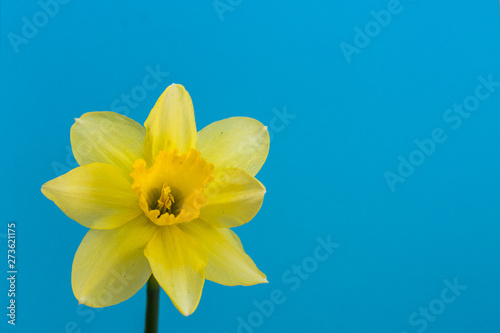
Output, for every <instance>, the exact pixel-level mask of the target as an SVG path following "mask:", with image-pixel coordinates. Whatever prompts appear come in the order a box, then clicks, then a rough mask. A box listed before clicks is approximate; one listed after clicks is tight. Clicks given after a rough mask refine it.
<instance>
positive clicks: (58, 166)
mask: <svg viewBox="0 0 500 333" xmlns="http://www.w3.org/2000/svg"><path fill="white" fill-rule="evenodd" d="M43 1H45V0H43ZM222 2H223V3H224V4H225V5H226V7H225V8H226V11H225V12H224V13H222V14H221V16H220V15H219V14H218V12H217V10H216V9H215V7H214V4H213V3H212V1H205V2H201V3H200V2H192V1H175V2H173V1H158V0H156V1H144V2H141V3H139V2H137V3H133V4H129V3H126V2H123V1H106V2H104V3H102V2H94V1H69V2H68V3H67V4H64V5H63V4H60V5H59V9H58V12H57V13H55V14H54V15H53V17H48V16H47V17H48V19H47V22H44V21H43V18H44V17H43V14H39V12H40V11H42V7H41V5H40V4H39V3H37V2H36V1H19V2H14V1H2V3H1V18H0V22H1V24H0V33H1V54H0V56H1V68H0V72H1V80H0V84H1V87H0V89H1V98H0V108H1V112H2V122H1V126H2V131H1V133H2V151H3V156H4V157H3V159H2V164H1V175H2V179H1V182H2V191H0V200H1V202H2V207H3V212H4V213H3V214H2V219H3V222H2V225H3V226H2V227H1V229H0V233H1V234H0V242H1V244H0V246H1V249H2V251H3V252H4V253H6V251H7V249H6V241H5V233H6V232H7V223H8V222H9V221H11V220H14V221H16V222H17V233H18V235H17V242H18V243H17V249H18V252H17V260H18V262H17V263H18V270H19V274H18V280H17V295H16V296H17V304H18V307H17V325H16V326H15V328H13V327H11V326H10V325H8V324H7V323H6V322H7V317H6V315H5V314H4V312H5V313H6V312H7V310H6V309H5V307H6V306H7V301H8V299H7V297H6V292H7V289H8V285H7V283H6V281H5V280H4V282H3V283H2V284H1V288H2V289H4V290H0V294H1V295H2V297H1V299H2V303H1V304H2V306H1V308H2V309H4V310H1V311H0V318H2V319H1V323H0V328H1V330H2V332H47V333H49V332H51V333H61V332H141V331H142V329H143V320H144V307H145V290H144V289H142V290H141V291H140V292H139V293H138V294H136V295H135V296H134V297H132V298H131V299H130V300H128V301H126V302H123V303H121V304H119V305H116V306H112V307H109V308H105V309H102V310H94V309H91V308H87V307H78V305H77V301H76V299H75V298H74V296H73V293H72V290H71V282H70V280H71V279H70V277H71V264H72V260H73V256H74V253H75V251H76V249H77V247H78V245H79V243H80V241H81V239H82V238H83V236H84V235H85V233H86V229H85V228H84V227H82V226H80V225H79V224H78V223H76V222H74V221H72V220H70V219H69V218H68V217H66V216H65V215H64V214H63V213H62V212H61V211H60V210H59V209H58V208H57V207H56V206H55V205H54V204H53V203H52V202H50V201H49V200H47V199H46V198H45V197H44V196H43V195H42V193H41V192H40V187H41V185H42V184H43V183H45V182H46V181H48V180H50V179H52V178H55V177H56V176H58V175H59V174H61V172H65V171H68V170H69V169H71V168H73V167H75V166H76V164H75V161H74V159H73V157H72V154H71V152H70V148H69V147H70V146H69V145H70V137H69V131H70V127H71V125H72V124H73V122H74V120H73V118H75V117H79V116H81V115H82V114H83V113H85V112H89V111H102V110H110V109H112V104H113V103H114V106H115V110H116V108H117V107H122V108H121V109H120V110H116V111H118V112H121V113H125V114H127V115H128V116H129V117H131V118H133V119H135V120H137V121H138V122H140V123H143V122H144V120H145V119H146V117H147V115H148V113H149V111H150V109H151V108H152V106H153V105H154V103H155V101H156V99H157V98H158V96H159V95H160V94H161V92H162V91H163V89H164V88H165V87H167V86H168V85H169V84H170V83H172V82H175V83H181V84H183V85H184V86H185V87H186V88H187V90H188V91H189V93H190V94H191V96H192V99H193V102H194V107H195V113H196V119H197V126H198V128H199V129H201V128H203V127H204V126H206V125H208V124H209V123H211V122H213V121H216V120H219V119H223V118H227V117H230V116H237V115H239V116H249V117H253V118H256V119H259V120H260V121H262V122H263V123H265V124H267V125H269V126H270V129H271V130H273V127H272V126H271V124H275V126H274V132H273V139H272V142H271V150H270V154H269V157H268V160H267V162H266V164H265V165H264V167H263V169H262V170H261V172H260V173H259V174H258V176H257V177H258V178H259V179H260V180H261V181H262V182H263V183H264V184H265V185H266V187H267V194H266V199H265V201H264V205H263V208H262V209H261V211H260V212H259V214H258V215H257V217H256V218H255V219H254V220H253V221H252V222H250V223H248V224H247V225H245V226H242V227H239V228H237V229H236V230H235V231H236V232H237V233H238V235H239V236H240V237H241V239H242V241H243V244H244V245H245V249H246V251H247V252H248V253H249V255H250V256H251V257H252V258H253V259H254V260H255V262H256V263H257V265H258V266H259V268H260V269H261V270H262V271H263V272H265V273H266V274H267V276H268V279H269V281H270V283H269V284H266V285H258V286H253V287H225V286H220V285H217V284H214V283H211V282H207V283H206V284H205V288H204V292H203V296H202V299H201V303H200V305H199V307H198V309H197V310H196V312H195V313H194V314H193V315H192V316H190V317H187V318H185V317H183V316H182V315H181V314H180V313H179V312H178V311H177V310H176V309H175V308H174V307H173V305H172V304H171V302H170V300H169V299H168V297H167V296H166V295H165V294H162V296H161V309H160V331H162V332H227V333H230V332H238V325H239V324H238V318H239V317H240V318H242V320H243V321H245V322H246V323H247V324H248V323H249V320H250V322H251V323H253V325H254V326H256V327H250V326H249V327H250V329H249V328H248V327H247V328H246V329H244V328H240V332H242V333H250V332H251V331H254V332H398V333H400V332H408V333H410V332H417V331H418V330H419V329H420V332H423V331H426V332H498V331H499V330H500V316H499V310H500V309H499V306H498V304H499V299H500V288H499V287H498V282H499V281H500V262H499V255H500V242H499V240H500V209H499V191H500V190H499V188H500V172H499V169H500V168H499V166H500V159H499V156H500V145H499V144H498V143H499V140H500V131H499V130H498V128H499V123H500V87H495V88H494V89H495V91H494V92H491V93H490V96H489V97H488V98H486V99H485V100H482V101H481V102H480V105H479V107H478V108H477V110H476V111H475V112H473V113H471V115H470V117H468V118H466V119H463V121H462V123H461V126H460V127H459V128H456V129H454V128H453V127H452V125H454V124H455V123H454V122H453V123H450V122H446V121H445V120H444V119H443V116H444V115H445V113H446V112H447V109H449V108H451V107H452V106H453V104H455V103H457V104H460V103H463V102H464V100H465V99H466V98H468V96H473V95H474V94H475V90H476V87H477V86H478V85H479V84H480V81H479V80H478V77H480V76H482V77H483V78H485V79H487V78H488V76H489V75H491V76H492V79H493V80H494V81H495V82H498V81H500V66H499V64H500V62H499V54H500V38H499V32H500V29H499V9H498V5H497V3H495V2H494V1H488V2H487V1H480V2H474V3H472V2H469V1H455V2H453V3H450V2H445V1H441V2H440V1H438V2H431V1H422V0H419V1H412V2H411V1H410V0H401V4H400V6H399V7H398V9H399V12H398V13H397V14H392V16H391V20H390V22H389V23H388V24H384V25H385V27H382V26H380V25H378V27H379V29H378V30H377V25H373V23H370V22H371V21H373V20H374V18H373V16H372V15H371V14H370V13H371V11H372V10H373V11H375V12H379V11H380V10H384V9H387V8H388V6H390V4H388V3H389V2H390V1H389V2H388V1H386V0H376V1H363V0H357V1H334V2H332V1H314V2H312V3H310V2H304V1H283V0H280V1H272V2H269V1H262V0H253V1H239V0H232V1H230V0H223V1H222ZM221 6H222V5H221ZM37 13H38V14H37ZM34 15H35V16H36V17H35V19H37V20H39V21H37V22H38V23H39V25H40V27H39V28H38V31H37V32H36V33H33V31H31V33H32V35H29V34H28V36H30V37H29V38H26V40H24V42H23V43H22V44H19V45H17V46H15V45H14V46H13V43H12V42H11V39H12V38H13V36H14V35H13V34H16V35H18V36H22V33H23V31H22V29H23V25H25V24H26V23H25V22H26V21H23V17H25V18H26V20H28V21H30V22H33V19H34V18H33V16H34ZM37 15H38V16H37ZM40 20H41V21H40ZM367 24H368V28H371V29H375V30H371V31H370V34H371V35H372V37H370V40H369V41H367V40H366V39H365V40H364V41H363V42H364V43H365V44H363V45H362V46H363V47H359V48H358V50H357V51H358V52H357V53H353V54H352V55H351V56H350V62H348V61H347V58H346V56H345V55H344V54H343V52H342V49H341V45H344V44H342V43H348V44H350V45H355V44H354V43H355V41H354V39H355V36H356V31H355V30H354V29H355V28H356V27H358V28H360V29H365V26H366V25H367ZM25 30H26V29H25ZM25 32H26V31H25ZM358 42H360V41H359V40H358ZM14 44H15V43H14ZM358 46H359V44H358ZM16 48H17V51H18V52H16ZM148 66H149V68H152V69H155V68H156V67H157V66H159V69H160V71H162V72H168V73H169V74H168V76H166V77H162V78H161V82H159V85H158V86H157V87H156V88H155V89H152V90H148V91H147V96H146V97H145V98H144V100H141V101H140V102H137V105H135V106H134V107H128V108H123V107H124V105H125V104H124V103H123V102H120V98H121V95H122V94H130V93H131V92H132V90H133V89H134V88H135V87H137V86H141V85H142V80H143V78H144V77H145V76H146V75H147V73H148V72H147V69H146V68H147V67H148ZM164 75H165V74H164ZM482 89H483V90H481V91H482V92H483V93H485V92H487V90H485V89H484V88H482ZM136 90H137V89H136ZM116 99H118V103H117V102H116V101H115V100H116ZM470 100H471V99H469V101H470ZM284 108H286V110H287V113H288V114H291V115H294V116H295V117H294V118H293V119H292V118H290V119H288V120H287V121H286V122H282V121H281V122H280V121H279V120H273V119H275V118H276V117H277V116H276V114H277V113H280V112H281V113H283V109H284ZM273 110H274V111H273ZM290 117H291V116H290ZM436 128H441V129H442V130H443V131H444V133H445V135H446V138H447V140H446V141H445V142H443V143H439V144H436V147H435V151H434V152H433V154H431V155H430V156H428V157H426V158H425V161H423V163H422V164H421V165H420V166H418V167H415V170H414V171H413V173H412V174H411V175H409V176H408V177H406V178H405V179H406V180H405V181H404V182H403V183H401V182H398V183H396V184H395V186H394V191H391V187H390V186H389V184H388V182H387V181H386V178H385V176H384V174H385V173H386V172H387V171H388V172H392V173H394V174H396V173H397V172H398V165H399V163H400V161H399V160H398V156H400V155H401V156H402V157H403V158H405V159H408V158H409V156H410V154H411V153H412V152H413V151H414V150H415V149H417V148H418V147H417V146H416V144H415V143H414V140H416V139H418V140H424V139H426V138H430V137H431V133H432V131H433V130H434V129H436ZM417 154H418V153H417ZM414 155H415V154H414ZM415 156H416V155H415ZM329 236H330V238H331V240H332V242H335V243H338V244H340V246H339V247H338V248H337V249H335V251H334V253H333V254H331V255H330V256H329V257H328V259H326V260H324V261H321V262H318V261H316V260H315V259H311V258H313V255H314V251H315V249H316V247H317V246H318V244H319V243H318V241H317V238H318V237H321V238H322V239H323V240H327V238H328V237H329ZM5 256H6V255H4V254H1V255H0V257H1V258H5ZM3 260H5V259H3ZM303 263H304V264H306V265H312V266H307V267H308V269H309V271H310V273H308V275H307V278H306V276H305V275H302V277H300V276H299V275H298V274H296V273H293V272H292V266H293V265H299V266H301V265H302V264H303ZM314 263H316V264H317V265H314ZM1 266H2V267H4V268H5V271H6V270H7V268H6V260H5V263H1ZM316 266H317V267H316ZM5 274H6V273H5ZM2 275H3V274H2ZM284 275H285V278H284V277H283V276H284ZM286 276H288V278H290V277H293V278H294V279H295V280H294V281H295V282H294V283H291V282H290V281H289V280H288V279H287V278H286ZM455 278H456V279H457V281H458V283H459V284H460V285H466V286H467V288H466V289H465V290H462V291H461V292H460V295H459V296H456V297H455V299H454V301H452V302H451V303H449V304H445V303H442V301H440V299H441V292H442V291H443V290H444V289H445V288H446V284H445V283H444V281H445V280H448V281H450V282H451V283H453V281H454V279H455ZM297 281H300V285H298V287H297V284H298V282H297ZM274 289H278V290H281V291H282V292H283V296H284V297H285V298H286V300H284V302H283V303H282V304H277V305H275V308H274V311H273V313H272V314H270V315H269V316H263V315H262V314H261V315H260V317H259V314H255V311H256V309H257V308H256V306H255V305H254V304H253V302H254V301H258V302H263V301H265V300H269V299H270V296H269V295H270V293H271V291H272V290H274ZM447 295H448V296H450V295H452V294H450V293H448V294H447ZM282 300H283V299H282ZM442 304H445V308H444V309H440V308H439V305H442ZM430 305H432V306H434V311H435V312H439V313H438V314H437V315H435V316H434V317H433V319H432V320H430V319H423V318H425V317H423V316H422V315H420V314H418V312H419V309H420V308H428V307H429V306H430ZM436 309H437V310H436ZM414 313H417V315H416V316H415V315H414ZM412 315H413V316H414V320H419V322H418V324H417V323H415V322H411V321H410V317H411V316H412ZM249 316H250V318H249ZM260 319H261V320H260ZM252 320H253V321H252ZM412 323H413V324H412ZM424 324H425V325H424ZM248 325H250V324H248Z"/></svg>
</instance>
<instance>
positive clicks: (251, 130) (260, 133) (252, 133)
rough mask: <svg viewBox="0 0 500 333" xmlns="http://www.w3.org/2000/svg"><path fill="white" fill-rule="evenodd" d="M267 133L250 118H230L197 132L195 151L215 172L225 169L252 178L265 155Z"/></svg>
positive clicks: (257, 122)
mask: <svg viewBox="0 0 500 333" xmlns="http://www.w3.org/2000/svg"><path fill="white" fill-rule="evenodd" d="M269 142H270V138H269V132H268V131H267V127H265V126H264V125H262V123H261V122H259V121H258V120H255V119H252V118H245V117H234V118H228V119H224V120H220V121H217V122H215V123H212V124H210V125H208V126H207V127H205V128H204V129H202V130H201V131H200V132H199V133H198V142H197V146H196V148H197V150H198V151H200V152H201V156H202V157H203V158H204V159H205V160H206V161H207V162H209V163H212V164H213V165H215V172H216V173H217V171H220V170H222V169H224V168H227V167H235V168H239V169H243V170H245V171H246V172H248V173H249V174H250V175H251V176H255V175H256V174H257V172H259V170H260V168H261V167H262V165H263V164H264V162H265V161H266V158H267V154H268V152H269Z"/></svg>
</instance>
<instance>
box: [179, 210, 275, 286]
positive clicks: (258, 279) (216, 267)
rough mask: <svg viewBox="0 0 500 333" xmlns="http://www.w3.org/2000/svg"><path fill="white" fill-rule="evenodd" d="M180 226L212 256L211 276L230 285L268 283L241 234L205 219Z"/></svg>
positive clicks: (209, 261)
mask: <svg viewBox="0 0 500 333" xmlns="http://www.w3.org/2000/svg"><path fill="white" fill-rule="evenodd" d="M179 227H180V228H181V229H182V230H184V231H185V232H186V233H188V234H189V235H191V236H193V238H195V239H196V240H197V241H198V242H199V243H200V244H201V245H202V247H203V249H204V251H205V253H206V255H207V260H208V263H207V266H206V267H205V277H206V278H207V279H208V280H211V281H213V282H216V283H220V284H223V285H226V286H235V285H243V286H250V285H254V284H257V283H267V279H266V276H265V275H264V273H262V272H261V271H260V270H259V269H258V268H257V266H255V263H254V262H253V260H252V259H251V258H250V257H249V256H248V255H247V254H246V253H245V251H244V250H243V246H242V245H241V242H240V239H239V238H238V236H236V234H235V233H234V232H232V231H231V230H230V229H224V228H215V227H212V226H211V225H209V224H208V223H206V222H203V221H201V220H196V221H192V222H188V223H183V224H180V225H179Z"/></svg>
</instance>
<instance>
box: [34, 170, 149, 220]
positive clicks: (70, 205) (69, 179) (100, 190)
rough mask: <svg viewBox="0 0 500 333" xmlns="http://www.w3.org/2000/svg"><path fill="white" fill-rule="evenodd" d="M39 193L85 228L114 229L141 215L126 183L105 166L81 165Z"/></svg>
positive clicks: (51, 182)
mask: <svg viewBox="0 0 500 333" xmlns="http://www.w3.org/2000/svg"><path fill="white" fill-rule="evenodd" d="M42 193H43V194H44V195H45V196H46V197H47V198H48V199H50V200H52V201H54V203H55V204H56V205H57V206H58V207H59V208H60V209H61V210H62V211H63V212H64V213H65V214H66V215H68V217H70V218H72V219H73V220H75V221H77V222H78V223H80V224H81V225H83V226H85V227H87V228H92V229H113V228H117V227H119V226H121V225H123V224H125V223H127V222H129V221H131V220H132V219H134V218H136V217H137V216H139V215H141V214H142V210H141V208H140V206H139V198H138V197H137V195H136V194H135V192H134V191H133V190H132V188H131V185H130V183H129V182H128V180H127V179H125V178H124V176H123V175H122V174H121V173H120V172H119V170H118V169H117V168H116V167H114V166H112V165H108V164H104V163H92V164H88V165H84V166H81V167H78V168H75V169H73V170H71V171H69V172H68V173H66V174H64V175H62V176H60V177H57V178H55V179H52V180H51V181H49V182H47V183H45V184H44V185H43V186H42Z"/></svg>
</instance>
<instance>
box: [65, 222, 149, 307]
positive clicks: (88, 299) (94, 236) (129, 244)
mask: <svg viewBox="0 0 500 333" xmlns="http://www.w3.org/2000/svg"><path fill="white" fill-rule="evenodd" d="M156 229H157V227H156V226H155V225H154V224H153V223H151V222H149V220H148V219H147V218H146V217H145V216H140V217H138V218H137V219H135V220H133V221H131V222H129V223H127V224H125V225H124V226H122V227H120V228H117V229H113V230H89V232H88V233H87V235H86V236H85V238H84V239H83V241H82V243H81V244H80V247H79V248H78V251H77V252H76V255H75V259H74V261H73V272H72V277H71V281H72V286H73V293H74V294H75V297H76V298H77V299H78V301H79V303H80V304H86V305H88V306H92V307H104V306H110V305H114V304H117V303H120V302H123V301H125V300H127V299H128V298H130V297H131V296H132V295H134V294H135V293H136V292H137V291H138V290H139V289H141V288H142V287H143V286H144V284H145V283H146V282H147V280H148V279H149V277H150V276H151V269H150V268H149V262H148V260H147V259H146V257H145V256H144V248H145V246H146V244H147V243H148V241H149V240H151V238H152V237H153V235H154V233H155V231H156Z"/></svg>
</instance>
